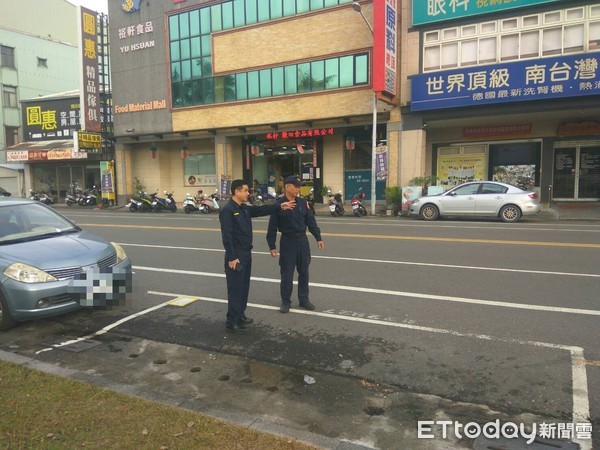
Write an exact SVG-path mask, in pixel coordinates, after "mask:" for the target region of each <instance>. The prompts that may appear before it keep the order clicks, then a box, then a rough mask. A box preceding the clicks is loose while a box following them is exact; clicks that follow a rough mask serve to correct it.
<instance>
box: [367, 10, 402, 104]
mask: <svg viewBox="0 0 600 450" xmlns="http://www.w3.org/2000/svg"><path fill="white" fill-rule="evenodd" d="M373 18H374V19H373V22H374V25H373V91H375V92H380V93H385V94H387V95H389V96H390V97H395V96H396V95H397V93H398V92H397V85H398V75H397V73H396V65H397V62H396V61H397V57H398V49H397V45H396V44H397V42H398V40H397V33H398V9H397V6H396V0H385V1H376V2H373Z"/></svg>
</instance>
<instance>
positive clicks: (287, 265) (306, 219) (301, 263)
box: [267, 175, 325, 313]
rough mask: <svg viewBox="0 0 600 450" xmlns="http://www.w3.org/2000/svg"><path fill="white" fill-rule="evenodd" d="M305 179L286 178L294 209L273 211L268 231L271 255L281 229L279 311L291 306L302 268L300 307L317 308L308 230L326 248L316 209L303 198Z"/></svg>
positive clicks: (285, 185) (322, 247)
mask: <svg viewBox="0 0 600 450" xmlns="http://www.w3.org/2000/svg"><path fill="white" fill-rule="evenodd" d="M300 186H301V182H300V179H299V178H298V177H297V176H295V175H294V176H289V177H287V178H285V180H284V191H285V195H284V198H283V201H288V202H296V207H295V208H294V209H291V210H281V209H280V210H277V211H275V212H273V213H272V214H271V217H270V219H269V228H268V231H267V243H268V244H269V249H270V250H271V256H273V257H275V256H277V247H276V245H275V241H276V238H277V230H279V231H280V232H281V239H280V242H279V253H280V255H279V267H280V270H281V283H280V292H281V307H280V308H279V311H280V312H282V313H287V312H289V310H290V306H291V297H292V288H293V281H294V271H295V269H297V270H298V300H299V303H300V307H301V308H304V309H308V310H313V309H315V305H313V304H312V303H311V302H310V299H309V296H308V266H309V265H310V245H309V242H308V238H307V236H306V229H307V228H308V231H310V232H311V234H312V235H313V236H314V237H315V239H316V240H317V247H318V248H319V249H321V250H322V249H324V248H325V244H324V243H323V239H321V230H320V229H319V227H318V226H317V220H316V218H315V212H314V210H312V209H311V208H310V204H309V203H308V202H307V201H306V200H305V199H303V198H302V197H299V194H300Z"/></svg>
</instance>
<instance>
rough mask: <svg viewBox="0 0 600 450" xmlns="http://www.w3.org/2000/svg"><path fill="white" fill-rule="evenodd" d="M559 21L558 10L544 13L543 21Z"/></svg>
mask: <svg viewBox="0 0 600 450" xmlns="http://www.w3.org/2000/svg"><path fill="white" fill-rule="evenodd" d="M557 22H560V11H554V12H550V13H546V14H544V23H557Z"/></svg>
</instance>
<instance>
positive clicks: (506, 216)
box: [500, 205, 521, 223]
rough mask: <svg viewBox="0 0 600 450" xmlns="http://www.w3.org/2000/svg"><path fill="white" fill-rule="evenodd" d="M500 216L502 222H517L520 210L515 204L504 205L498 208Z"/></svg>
mask: <svg viewBox="0 0 600 450" xmlns="http://www.w3.org/2000/svg"><path fill="white" fill-rule="evenodd" d="M500 218H501V219H502V220H503V221H504V222H508V223H512V222H517V221H518V220H519V219H520V218H521V210H520V209H519V207H518V206H515V205H504V206H503V207H502V209H501V210H500Z"/></svg>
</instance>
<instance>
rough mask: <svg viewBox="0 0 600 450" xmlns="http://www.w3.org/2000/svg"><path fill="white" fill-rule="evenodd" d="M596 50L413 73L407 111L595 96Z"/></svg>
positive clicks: (599, 55) (599, 90)
mask: <svg viewBox="0 0 600 450" xmlns="http://www.w3.org/2000/svg"><path fill="white" fill-rule="evenodd" d="M599 60H600V52H594V53H586V54H579V55H563V56H558V57H554V58H544V59H535V60H527V61H517V62H513V63H505V64H494V65H489V66H479V67H468V68H464V69H454V70H447V71H442V72H431V73H424V74H420V75H416V76H415V77H413V78H412V79H411V85H412V87H411V94H412V98H411V100H412V101H411V111H426V110H432V109H440V108H456V107H461V106H475V105H490V104H495V103H510V102H520V101H533V100H546V99H553V98H565V97H578V96H584V95H597V94H600V76H599V74H598V61H599Z"/></svg>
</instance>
